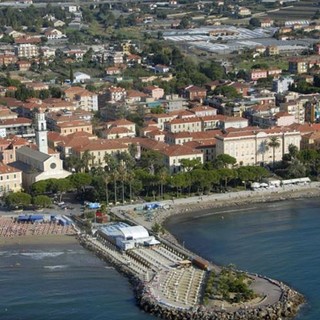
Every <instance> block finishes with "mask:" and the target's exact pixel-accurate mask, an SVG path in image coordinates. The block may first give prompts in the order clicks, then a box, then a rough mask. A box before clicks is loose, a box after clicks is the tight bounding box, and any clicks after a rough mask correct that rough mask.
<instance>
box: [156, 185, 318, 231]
mask: <svg viewBox="0 0 320 320" xmlns="http://www.w3.org/2000/svg"><path fill="white" fill-rule="evenodd" d="M246 192H247V193H246V194H244V192H230V193H228V194H226V196H225V197H224V198H222V199H219V198H214V199H213V196H212V195H209V196H202V197H201V199H199V200H198V201H197V202H196V203H195V202H194V201H193V202H190V203H177V204H175V207H174V208H172V209H169V210H166V211H165V212H162V213H161V214H159V215H156V216H155V218H154V219H153V220H152V222H153V223H160V224H164V225H166V224H167V222H168V220H169V219H170V220H172V219H175V220H174V223H176V222H177V221H178V220H179V219H190V218H198V217H201V216H206V215H218V214H223V213H225V211H226V210H230V212H233V213H236V212H237V211H238V210H236V208H239V211H242V210H245V209H249V210H250V206H251V205H254V204H261V203H273V202H282V201H286V200H295V199H307V198H316V197H320V183H318V182H315V183H312V185H310V186H301V187H299V186H296V187H295V188H290V189H284V190H283V189H280V190H274V191H269V190H263V191H246ZM197 198H199V197H197ZM184 200H187V199H184ZM212 209H220V210H219V211H218V212H212ZM222 210H223V211H222Z"/></svg>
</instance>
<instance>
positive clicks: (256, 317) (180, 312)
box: [135, 277, 305, 320]
mask: <svg viewBox="0 0 320 320" xmlns="http://www.w3.org/2000/svg"><path fill="white" fill-rule="evenodd" d="M263 279H265V280H267V281H269V282H270V283H272V284H273V285H274V286H276V287H277V289H278V288H280V289H281V292H282V294H281V297H280V299H279V301H278V302H277V303H275V304H273V305H263V306H262V305H261V306H256V307H248V306H246V307H243V306H241V307H239V308H237V309H236V310H235V311H228V310H223V309H221V308H220V309H217V308H215V309H214V308H210V307H206V306H204V305H199V306H197V307H194V308H178V307H174V306H172V305H169V304H165V303H164V302H162V301H159V300H158V299H156V298H155V297H154V296H152V295H151V294H150V290H149V288H148V286H147V285H145V284H144V283H142V282H140V283H139V284H138V285H137V286H136V287H135V295H136V298H137V301H138V304H139V306H140V308H141V309H142V310H144V311H145V312H147V313H151V314H153V315H155V316H157V317H159V318H162V319H167V320H187V319H194V320H223V319H226V320H227V319H228V320H231V319H232V320H261V319H265V320H284V319H292V318H294V317H295V316H296V315H297V312H298V310H299V308H300V306H301V305H302V304H303V303H304V302H305V300H304V297H303V296H302V295H301V294H299V293H298V292H296V291H295V290H293V289H291V288H290V287H288V286H287V285H284V284H283V283H280V282H277V281H274V280H272V279H268V278H265V277H263Z"/></svg>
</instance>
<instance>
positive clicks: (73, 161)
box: [63, 155, 83, 172]
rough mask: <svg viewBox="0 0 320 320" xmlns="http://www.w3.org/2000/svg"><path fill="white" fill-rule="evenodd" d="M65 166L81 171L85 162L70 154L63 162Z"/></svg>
mask: <svg viewBox="0 0 320 320" xmlns="http://www.w3.org/2000/svg"><path fill="white" fill-rule="evenodd" d="M63 164H64V167H65V168H66V169H67V170H68V171H71V172H79V171H81V168H82V166H83V162H82V161H81V159H79V158H78V157H76V156H72V155H71V156H70V157H68V158H66V159H65V160H64V162H63Z"/></svg>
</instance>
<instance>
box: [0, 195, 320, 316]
mask: <svg viewBox="0 0 320 320" xmlns="http://www.w3.org/2000/svg"><path fill="white" fill-rule="evenodd" d="M213 211H214V212H215V213H216V212H221V215H206V216H202V217H194V218H190V217H188V219H185V218H184V217H180V218H178V219H176V218H174V219H172V220H171V221H169V222H168V228H169V229H170V230H171V231H172V232H173V233H174V234H175V235H176V236H177V237H178V238H179V239H180V240H181V241H184V242H185V246H187V247H189V248H190V249H192V250H193V251H196V252H197V253H199V254H200V255H202V256H204V257H205V258H207V259H209V260H212V261H214V262H216V263H218V264H229V263H234V264H236V265H237V266H238V267H239V268H241V269H243V270H248V271H251V272H254V273H261V274H265V275H267V276H270V277H273V278H276V279H279V280H282V281H284V282H287V283H289V284H290V285H291V286H293V287H294V288H295V289H297V290H299V291H300V292H302V293H303V294H304V295H305V296H306V298H307V300H308V304H307V305H306V306H305V307H304V308H303V310H302V311H301V313H300V314H299V316H298V318H297V319H299V320H316V319H320V273H319V270H320V267H319V266H320V250H319V244H320V232H319V231H320V200H319V201H318V200H315V199H305V200H294V201H289V202H277V203H273V204H263V205H261V204H259V205H258V204H257V205H255V204H253V205H252V206H250V207H249V208H247V209H246V210H243V209H241V208H231V209H219V211H218V210H213ZM211 213H212V212H211ZM0 319H1V320H19V319H21V320H29V319H30V320H43V319H47V320H55V319H56V320H65V319H72V320H82V319H83V320H100V319H101V320H102V319H104V320H105V319H108V320H127V319H130V320H138V319H139V320H140V319H141V320H147V319H154V317H152V316H150V315H147V314H145V313H143V312H141V311H140V310H139V309H138V308H137V307H136V305H135V301H134V297H133V294H132V290H131V287H130V284H129V283H128V281H127V280H126V279H125V278H124V277H122V276H121V275H120V274H118V273H117V272H116V271H115V270H114V269H113V268H110V266H108V265H106V264H105V263H104V262H102V261H100V260H99V259H97V258H96V257H95V256H94V255H92V254H91V253H90V252H88V251H86V250H84V249H83V248H82V247H80V246H79V245H77V244H68V245H64V246H63V247H61V246H60V247H59V246H58V245H50V246H48V245H45V246H44V245H32V246H28V247H22V248H21V247H15V246H10V247H0Z"/></svg>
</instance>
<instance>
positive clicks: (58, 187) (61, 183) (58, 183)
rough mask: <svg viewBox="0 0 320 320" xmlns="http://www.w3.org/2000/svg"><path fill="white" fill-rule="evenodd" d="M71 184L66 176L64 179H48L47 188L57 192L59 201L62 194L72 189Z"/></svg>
mask: <svg viewBox="0 0 320 320" xmlns="http://www.w3.org/2000/svg"><path fill="white" fill-rule="evenodd" d="M72 187H73V186H72V184H71V182H70V180H69V179H68V178H65V179H48V189H50V190H51V192H54V193H58V194H59V202H61V201H62V195H63V194H64V193H65V192H66V191H68V190H71V189H72Z"/></svg>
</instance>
